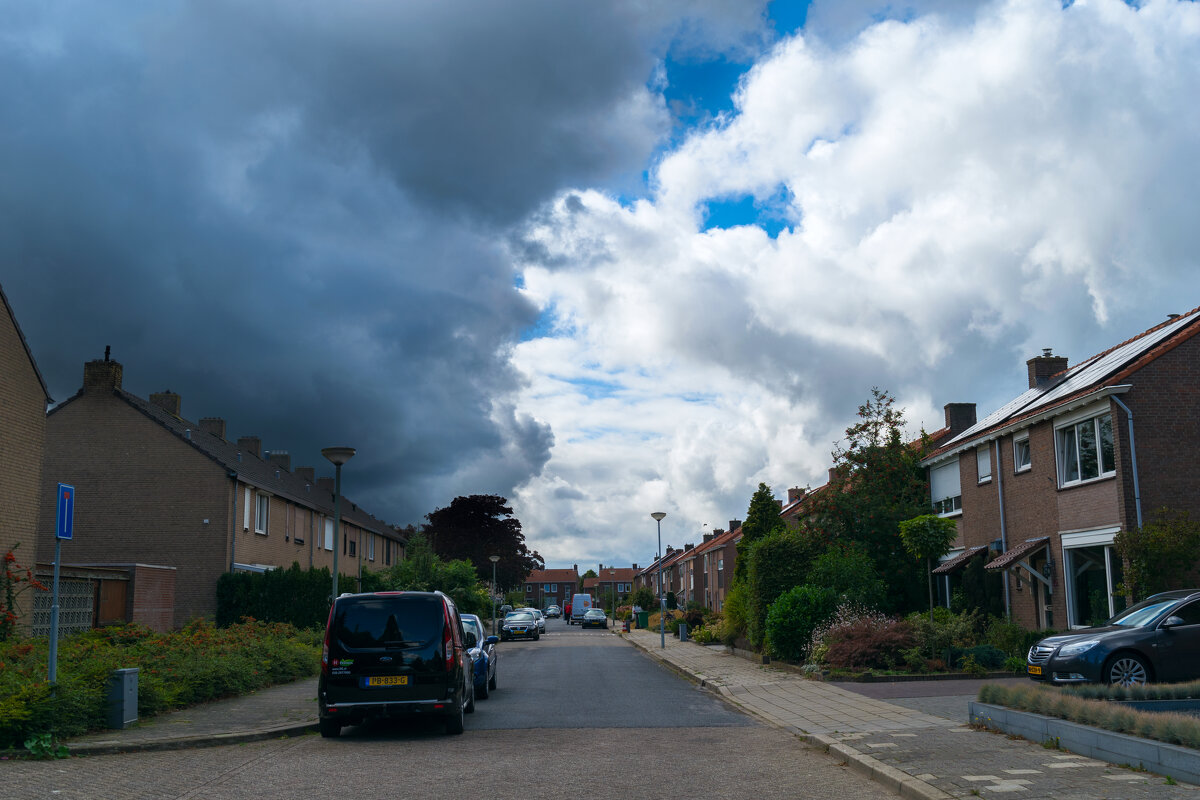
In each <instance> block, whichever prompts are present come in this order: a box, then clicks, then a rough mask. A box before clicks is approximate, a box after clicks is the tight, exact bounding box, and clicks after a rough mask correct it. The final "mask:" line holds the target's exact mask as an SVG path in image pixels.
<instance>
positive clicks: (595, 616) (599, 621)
mask: <svg viewBox="0 0 1200 800" xmlns="http://www.w3.org/2000/svg"><path fill="white" fill-rule="evenodd" d="M579 626H580V627H582V628H607V627H608V615H607V614H605V613H604V611H602V610H601V609H599V608H589V609H588V610H587V612H586V613H585V614H584V615H583V620H582V621H580V623H579Z"/></svg>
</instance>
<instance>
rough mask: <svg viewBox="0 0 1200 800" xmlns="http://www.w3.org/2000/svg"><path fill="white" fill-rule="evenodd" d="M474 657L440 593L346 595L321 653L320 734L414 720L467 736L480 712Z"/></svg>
mask: <svg viewBox="0 0 1200 800" xmlns="http://www.w3.org/2000/svg"><path fill="white" fill-rule="evenodd" d="M472 671H473V670H472V665H471V655H470V653H469V651H468V648H467V646H466V637H465V635H464V632H463V627H462V620H461V619H460V618H459V616H458V609H457V608H456V607H455V605H454V602H453V601H452V600H451V599H450V598H449V597H447V596H446V595H444V594H442V593H441V592H374V593H367V594H344V595H342V596H341V597H339V598H337V600H335V601H334V604H333V607H332V608H331V609H330V610H329V623H328V624H327V625H326V626H325V645H324V647H322V649H321V676H320V678H319V679H318V681H317V708H318V712H319V714H320V726H321V735H322V736H324V737H333V736H337V735H338V734H339V733H340V732H341V730H342V728H343V727H344V726H346V725H358V724H361V723H362V722H365V721H366V720H369V719H378V718H382V717H399V716H404V715H408V714H438V715H441V716H443V717H445V720H446V733H462V732H463V714H464V713H466V714H470V713H471V712H472V711H474V710H475V683H474V680H473V675H472Z"/></svg>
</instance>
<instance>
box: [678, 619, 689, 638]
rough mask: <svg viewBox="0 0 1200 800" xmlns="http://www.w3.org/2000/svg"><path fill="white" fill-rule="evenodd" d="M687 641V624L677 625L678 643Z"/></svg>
mask: <svg viewBox="0 0 1200 800" xmlns="http://www.w3.org/2000/svg"><path fill="white" fill-rule="evenodd" d="M687 640H688V638H687V623H686V622H681V623H679V641H681V642H686V641H687Z"/></svg>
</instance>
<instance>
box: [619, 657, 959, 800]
mask: <svg viewBox="0 0 1200 800" xmlns="http://www.w3.org/2000/svg"><path fill="white" fill-rule="evenodd" d="M626 641H628V642H629V643H630V644H631V645H633V646H634V647H636V648H638V649H639V650H641V651H642V652H643V653H645V654H646V655H648V656H649V657H650V658H653V659H654V660H655V661H657V662H658V663H660V664H662V665H664V666H666V667H667V668H668V669H670V670H672V671H673V672H676V673H678V674H679V675H681V676H682V677H684V678H686V679H687V680H690V681H691V682H693V683H696V684H698V685H699V686H700V687H702V688H705V689H708V690H709V691H710V692H711V691H712V690H713V689H714V688H715V689H716V692H715V694H716V696H717V697H719V698H720V699H721V700H723V701H725V702H726V703H728V704H730V705H732V706H734V707H735V708H737V709H738V710H739V711H740V712H742V713H743V714H746V715H747V716H750V717H753V718H755V719H757V720H759V721H760V722H762V723H764V724H766V725H770V726H771V727H773V728H778V729H779V730H784V731H787V732H788V733H790V734H792V735H793V736H795V737H796V738H797V739H799V740H800V741H801V742H803V743H804V744H805V745H806V746H808V747H811V748H813V749H814V750H820V751H821V752H823V753H826V754H828V755H832V756H834V757H836V758H841V759H842V760H843V761H844V762H845V763H846V765H847V766H849V767H850V769H852V770H854V771H855V772H857V773H859V774H860V775H863V776H864V777H866V778H868V779H870V780H872V781H874V782H875V783H878V784H880V785H881V786H885V787H887V788H888V789H889V790H890V791H893V792H895V793H896V794H897V795H899V796H900V797H907V798H912V800H954V795H951V794H947V793H946V792H944V791H942V790H941V789H939V788H937V787H936V786H933V785H932V784H929V783H926V782H925V781H923V780H920V779H919V778H914V777H913V776H911V775H909V774H908V773H907V772H904V771H902V770H898V769H896V768H895V767H890V766H888V765H887V764H884V763H883V762H881V761H879V760H878V759H875V758H873V757H871V756H869V755H867V754H865V753H862V752H860V751H859V750H858V749H856V748H854V747H851V746H850V745H847V744H845V743H844V742H840V741H838V740H837V739H833V738H830V737H828V736H824V735H822V734H812V733H808V732H806V731H802V730H800V729H799V728H796V727H793V726H784V725H780V724H779V723H777V722H775V721H774V720H771V719H768V718H766V717H763V716H761V715H759V714H758V713H756V712H755V711H754V709H752V708H749V707H747V706H744V705H742V703H740V702H739V701H738V700H737V698H735V697H734V696H733V695H732V694H731V693H730V692H729V690H728V689H727V688H726V687H724V686H716V687H712V686H708V685H707V683H706V682H705V679H704V677H703V676H701V675H699V674H696V673H694V672H691V671H690V670H688V669H687V668H685V667H683V666H680V665H679V664H676V663H674V662H673V661H670V660H668V659H667V658H664V657H663V656H661V655H658V654H656V653H654V652H653V651H652V650H650V649H648V648H646V647H645V646H644V645H642V644H641V643H640V642H636V641H634V640H633V638H632V637H630V638H628V639H627V640H626Z"/></svg>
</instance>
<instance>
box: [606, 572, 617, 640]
mask: <svg viewBox="0 0 1200 800" xmlns="http://www.w3.org/2000/svg"><path fill="white" fill-rule="evenodd" d="M608 590H609V591H610V592H612V621H613V625H614V626H615V625H616V624H617V571H616V570H615V569H610V570H609V571H608Z"/></svg>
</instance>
